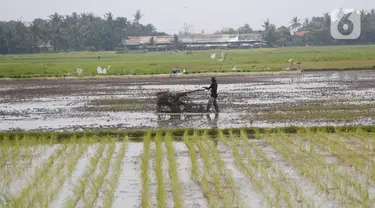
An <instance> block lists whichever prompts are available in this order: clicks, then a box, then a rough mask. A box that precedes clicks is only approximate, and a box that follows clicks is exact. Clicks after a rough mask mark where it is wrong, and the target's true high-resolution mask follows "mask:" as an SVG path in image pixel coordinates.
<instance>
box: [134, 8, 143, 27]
mask: <svg viewBox="0 0 375 208" xmlns="http://www.w3.org/2000/svg"><path fill="white" fill-rule="evenodd" d="M133 17H134V22H135V23H136V24H139V21H140V20H141V19H142V17H143V14H142V13H141V10H139V9H138V10H137V11H136V12H135V14H133Z"/></svg>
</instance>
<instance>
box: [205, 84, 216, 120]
mask: <svg viewBox="0 0 375 208" xmlns="http://www.w3.org/2000/svg"><path fill="white" fill-rule="evenodd" d="M204 88H205V89H206V90H211V97H210V99H209V100H208V103H207V107H206V112H208V111H209V110H210V108H211V105H212V104H214V107H215V111H216V113H219V106H218V105H217V102H216V99H217V82H216V78H215V77H211V85H210V86H209V87H204Z"/></svg>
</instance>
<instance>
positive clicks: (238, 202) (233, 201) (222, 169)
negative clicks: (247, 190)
mask: <svg viewBox="0 0 375 208" xmlns="http://www.w3.org/2000/svg"><path fill="white" fill-rule="evenodd" d="M203 141H204V142H205V144H206V146H207V149H208V150H211V153H212V156H213V158H214V159H215V162H216V165H217V168H218V171H219V173H220V174H221V176H222V181H223V182H225V183H226V184H227V185H228V186H229V187H230V192H229V193H228V196H229V197H227V198H226V199H227V200H226V202H229V203H230V204H228V205H229V206H233V207H244V204H243V202H242V199H241V197H240V193H239V191H238V188H237V187H236V184H235V182H234V179H233V177H232V174H231V173H230V172H229V170H228V168H227V167H226V166H225V164H224V161H223V160H222V159H221V156H220V152H219V150H218V149H217V147H215V145H214V144H213V141H212V140H211V139H209V136H208V135H207V131H204V135H203Z"/></svg>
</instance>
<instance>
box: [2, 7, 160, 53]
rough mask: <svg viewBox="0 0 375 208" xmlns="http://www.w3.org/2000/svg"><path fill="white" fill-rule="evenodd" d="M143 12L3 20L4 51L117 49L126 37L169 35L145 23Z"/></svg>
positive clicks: (56, 15)
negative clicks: (128, 15) (119, 15)
mask: <svg viewBox="0 0 375 208" xmlns="http://www.w3.org/2000/svg"><path fill="white" fill-rule="evenodd" d="M142 17H143V14H142V13H141V11H140V10H137V11H136V13H135V14H134V15H133V18H134V19H133V20H129V19H128V18H126V17H116V18H115V17H114V16H113V14H112V13H111V12H108V13H106V14H105V15H104V17H100V16H95V15H94V14H92V13H82V14H78V13H75V12H73V13H72V14H70V15H60V14H58V13H54V14H52V15H50V16H49V18H48V19H41V18H37V19H34V20H33V21H32V22H30V23H27V22H23V21H20V20H18V21H8V22H5V21H0V53H31V52H40V50H42V49H43V48H41V47H39V46H45V47H44V48H47V47H48V46H49V45H50V46H52V50H53V51H55V52H57V51H82V50H115V49H116V47H117V46H118V45H119V44H120V43H121V42H122V38H123V37H125V36H140V35H155V36H156V35H166V33H163V32H158V31H157V29H156V28H155V26H153V25H152V24H146V25H144V24H141V23H140V20H141V18H142Z"/></svg>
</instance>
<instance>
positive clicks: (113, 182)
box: [104, 136, 129, 208]
mask: <svg viewBox="0 0 375 208" xmlns="http://www.w3.org/2000/svg"><path fill="white" fill-rule="evenodd" d="M128 141H129V138H128V136H126V137H125V141H124V142H123V143H122V144H121V148H120V151H119V152H118V153H117V158H116V160H115V162H114V171H113V172H112V175H111V176H110V180H109V181H108V182H107V183H108V186H107V189H105V190H104V199H105V201H104V208H111V207H112V204H113V200H114V197H115V195H114V193H115V190H116V189H117V186H118V180H119V177H120V174H121V171H122V168H123V164H124V163H122V159H123V158H124V156H125V152H126V148H127V145H128Z"/></svg>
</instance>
